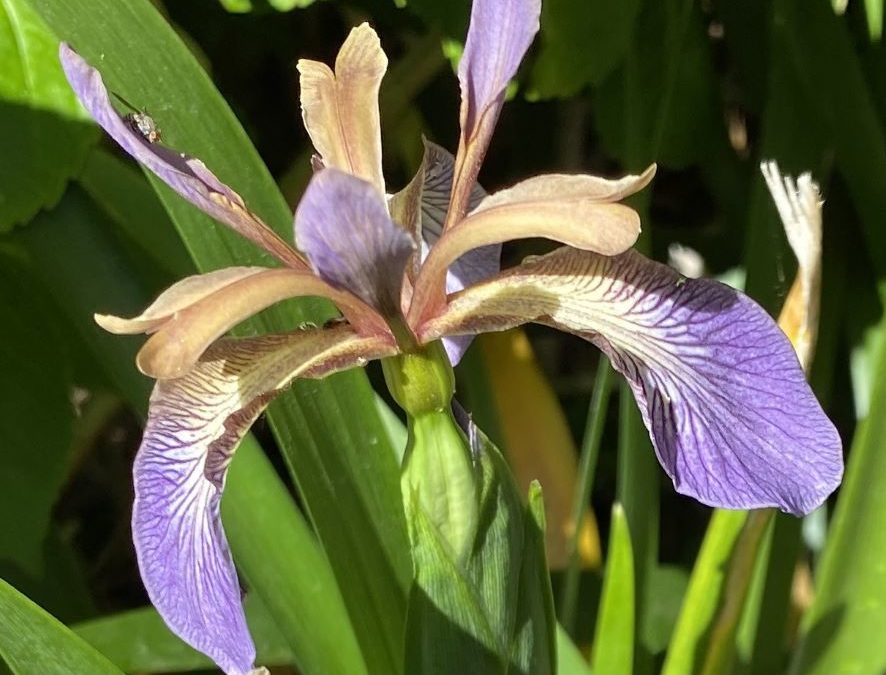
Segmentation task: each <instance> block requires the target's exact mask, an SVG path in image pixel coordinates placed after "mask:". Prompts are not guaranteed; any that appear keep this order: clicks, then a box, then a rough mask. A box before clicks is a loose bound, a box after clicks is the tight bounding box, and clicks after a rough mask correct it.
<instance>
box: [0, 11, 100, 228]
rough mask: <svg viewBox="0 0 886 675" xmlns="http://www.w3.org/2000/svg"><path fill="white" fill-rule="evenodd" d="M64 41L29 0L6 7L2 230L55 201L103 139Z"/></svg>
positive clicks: (0, 104) (0, 60) (2, 22)
mask: <svg viewBox="0 0 886 675" xmlns="http://www.w3.org/2000/svg"><path fill="white" fill-rule="evenodd" d="M57 44H58V42H57V40H56V39H55V37H54V36H53V35H52V33H51V32H50V30H49V29H48V28H47V26H46V24H45V23H43V20H42V19H41V18H40V16H39V14H37V13H36V12H35V11H34V10H33V9H31V6H30V4H29V3H28V2H27V1H26V0H6V1H5V2H4V3H3V4H2V5H0V73H2V74H0V156H2V157H4V158H5V160H4V161H3V163H2V165H0V232H2V231H5V230H8V229H9V228H10V227H11V226H13V225H15V224H17V223H24V222H26V221H27V220H29V219H30V218H31V217H32V216H33V215H34V214H35V213H36V212H37V211H38V210H39V209H41V208H44V207H47V206H51V205H52V204H54V203H55V202H56V201H57V200H58V198H59V197H60V196H61V194H62V191H63V190H64V188H65V184H66V183H67V181H68V180H69V179H70V178H71V177H72V176H74V175H75V174H76V173H77V172H78V171H79V169H80V167H81V165H82V164H83V160H84V159H85V157H86V153H87V152H88V150H89V146H90V145H91V144H92V143H93V142H94V141H95V139H96V138H97V137H98V134H96V132H95V130H94V129H93V128H91V126H90V125H89V124H87V123H86V120H85V118H84V113H83V111H82V110H81V108H80V106H79V104H78V103H77V100H76V99H75V98H74V95H73V93H72V92H71V90H70V88H69V87H68V85H67V82H66V81H65V78H64V75H63V74H62V71H61V67H60V66H59V63H58V57H57Z"/></svg>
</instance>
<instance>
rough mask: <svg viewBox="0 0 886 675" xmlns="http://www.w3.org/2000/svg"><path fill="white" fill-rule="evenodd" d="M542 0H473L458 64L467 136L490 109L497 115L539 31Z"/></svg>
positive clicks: (464, 129)
mask: <svg viewBox="0 0 886 675" xmlns="http://www.w3.org/2000/svg"><path fill="white" fill-rule="evenodd" d="M540 13H541V0H474V4H473V6H472V7H471V24H470V27H469V28H468V37H467V40H466V41H465V50H464V53H463V54H462V57H461V62H460V63H459V65H458V79H459V82H460V83H461V97H462V129H463V131H464V133H465V136H466V137H467V138H471V137H472V136H473V130H474V129H475V127H476V126H477V124H478V122H479V120H480V118H481V117H483V116H484V115H485V114H486V113H487V111H488V110H490V108H491V109H492V110H493V112H492V115H493V116H494V117H498V109H499V108H500V107H501V104H502V102H503V100H504V94H505V88H506V87H507V86H508V82H510V80H511V78H512V77H513V76H514V74H515V73H516V72H517V68H518V67H519V65H520V61H522V60H523V55H524V54H525V53H526V50H527V49H529V45H530V44H531V43H532V39H533V38H534V37H535V34H536V33H537V32H538V18H539V14H540Z"/></svg>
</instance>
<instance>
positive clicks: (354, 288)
mask: <svg viewBox="0 0 886 675" xmlns="http://www.w3.org/2000/svg"><path fill="white" fill-rule="evenodd" d="M295 241H296V244H297V245H298V247H299V248H300V249H301V250H302V251H304V253H305V255H307V257H308V260H309V261H310V263H311V266H312V267H313V269H314V271H315V272H316V273H317V274H318V275H319V276H320V277H321V278H322V279H323V280H324V281H326V282H327V283H329V284H331V285H332V286H334V287H336V288H340V289H344V290H346V291H350V292H351V293H353V294H354V295H356V296H357V297H358V298H360V299H361V300H363V301H364V302H366V303H367V304H369V305H370V306H372V307H374V308H376V309H377V310H378V311H379V312H381V313H382V314H383V315H386V316H393V315H395V314H397V313H399V311H400V289H401V287H402V283H403V274H404V271H405V269H406V264H407V263H408V262H409V258H410V257H411V256H412V254H413V252H414V251H415V244H414V242H413V240H412V237H410V236H409V234H407V233H406V232H405V231H404V230H403V229H402V228H400V227H398V226H397V225H395V224H394V222H393V221H392V220H391V217H390V216H389V215H388V210H387V207H386V206H385V203H384V201H383V196H382V194H381V193H379V192H378V191H377V190H376V189H375V188H374V187H373V186H372V185H371V184H370V183H367V182H366V181H364V180H361V179H360V178H356V177H354V176H352V175H350V174H347V173H344V172H342V171H339V170H338V169H324V170H323V171H320V172H319V173H317V174H315V175H314V177H313V178H311V182H310V183H309V184H308V187H307V189H306V190H305V193H304V196H303V197H302V200H301V202H300V203H299V205H298V208H297V209H296V211H295Z"/></svg>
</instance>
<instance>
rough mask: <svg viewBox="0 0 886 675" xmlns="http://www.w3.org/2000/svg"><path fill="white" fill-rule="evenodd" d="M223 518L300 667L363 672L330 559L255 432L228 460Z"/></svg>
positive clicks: (320, 672)
mask: <svg viewBox="0 0 886 675" xmlns="http://www.w3.org/2000/svg"><path fill="white" fill-rule="evenodd" d="M222 518H223V519H224V523H225V526H226V527H228V528H229V533H230V534H229V538H230V541H231V550H232V551H233V552H234V559H235V560H236V561H237V562H238V564H239V565H240V566H241V568H242V570H243V574H244V576H245V577H246V581H247V582H248V583H249V584H250V585H251V587H252V588H253V589H254V593H255V594H256V595H257V596H259V598H261V601H262V603H263V604H264V605H265V606H266V607H267V608H268V612H269V613H270V615H271V616H272V617H273V618H274V620H275V621H276V622H277V625H278V626H279V627H280V629H281V630H282V631H283V633H284V635H285V636H286V638H287V640H288V642H289V644H290V645H291V648H292V653H293V657H294V658H293V663H295V664H296V665H297V666H298V667H299V670H300V671H301V672H303V673H306V674H308V673H315V674H317V675H323V674H324V673H349V674H350V673H353V675H362V674H363V673H366V672H367V671H366V665H365V664H364V661H363V657H362V655H361V653H360V647H359V645H358V643H357V640H356V638H355V634H354V630H353V628H352V626H351V624H350V621H349V617H348V613H347V610H346V608H345V604H344V601H343V600H342V593H341V591H340V590H339V588H338V587H337V586H336V579H335V576H334V575H333V574H332V570H331V569H330V567H329V562H328V561H327V560H326V558H325V556H324V554H323V551H322V550H321V549H320V547H319V546H318V544H317V542H316V540H315V539H314V537H313V534H312V532H311V530H310V527H309V526H308V524H307V523H306V522H305V520H304V518H303V517H302V516H301V514H299V512H298V510H297V509H296V508H295V505H294V504H293V502H292V498H291V497H290V495H289V493H288V492H287V490H286V489H285V487H284V486H283V484H282V483H281V482H280V480H279V478H277V475H276V474H275V473H274V469H273V467H272V466H271V464H270V462H269V461H268V460H267V458H266V457H265V456H264V454H262V452H261V448H260V447H259V445H258V443H257V442H256V441H255V439H254V438H253V437H251V436H249V437H247V438H245V439H244V440H243V442H241V443H240V448H239V450H238V451H237V455H236V456H235V457H234V462H233V464H232V465H231V473H230V475H229V476H228V484H227V489H226V493H225V498H224V500H223V501H222ZM258 523H261V524H262V525H261V526H258ZM262 665H266V664H264V663H262Z"/></svg>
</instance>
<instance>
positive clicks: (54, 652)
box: [0, 580, 122, 675]
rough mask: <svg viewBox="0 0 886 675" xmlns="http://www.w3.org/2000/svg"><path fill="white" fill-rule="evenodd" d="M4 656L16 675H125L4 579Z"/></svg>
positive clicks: (0, 608) (0, 626)
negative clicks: (88, 674)
mask: <svg viewBox="0 0 886 675" xmlns="http://www.w3.org/2000/svg"><path fill="white" fill-rule="evenodd" d="M0 614H2V615H3V621H0V658H3V659H5V660H6V663H7V665H8V666H9V667H10V669H11V670H12V672H13V673H14V675H70V674H71V673H90V674H91V675H122V671H121V670H119V669H118V668H117V667H116V666H114V664H112V663H111V662H110V661H108V660H107V659H106V658H105V657H104V656H102V655H101V654H100V653H99V652H97V651H96V650H95V649H93V648H92V647H90V646H89V645H88V644H87V643H86V642H84V641H83V640H82V639H81V638H79V637H77V636H76V635H74V633H72V632H71V631H70V630H69V629H68V628H66V627H65V626H64V625H63V624H61V623H60V622H59V621H58V620H57V619H55V618H53V617H52V616H50V615H49V614H47V613H46V612H44V611H43V610H42V609H40V607H38V606H37V605H35V604H34V603H33V602H31V601H30V600H28V599H27V598H26V597H25V596H23V595H22V594H21V593H19V592H18V591H17V590H15V589H14V588H13V587H12V586H10V585H9V584H7V583H6V582H5V581H3V580H0Z"/></svg>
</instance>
